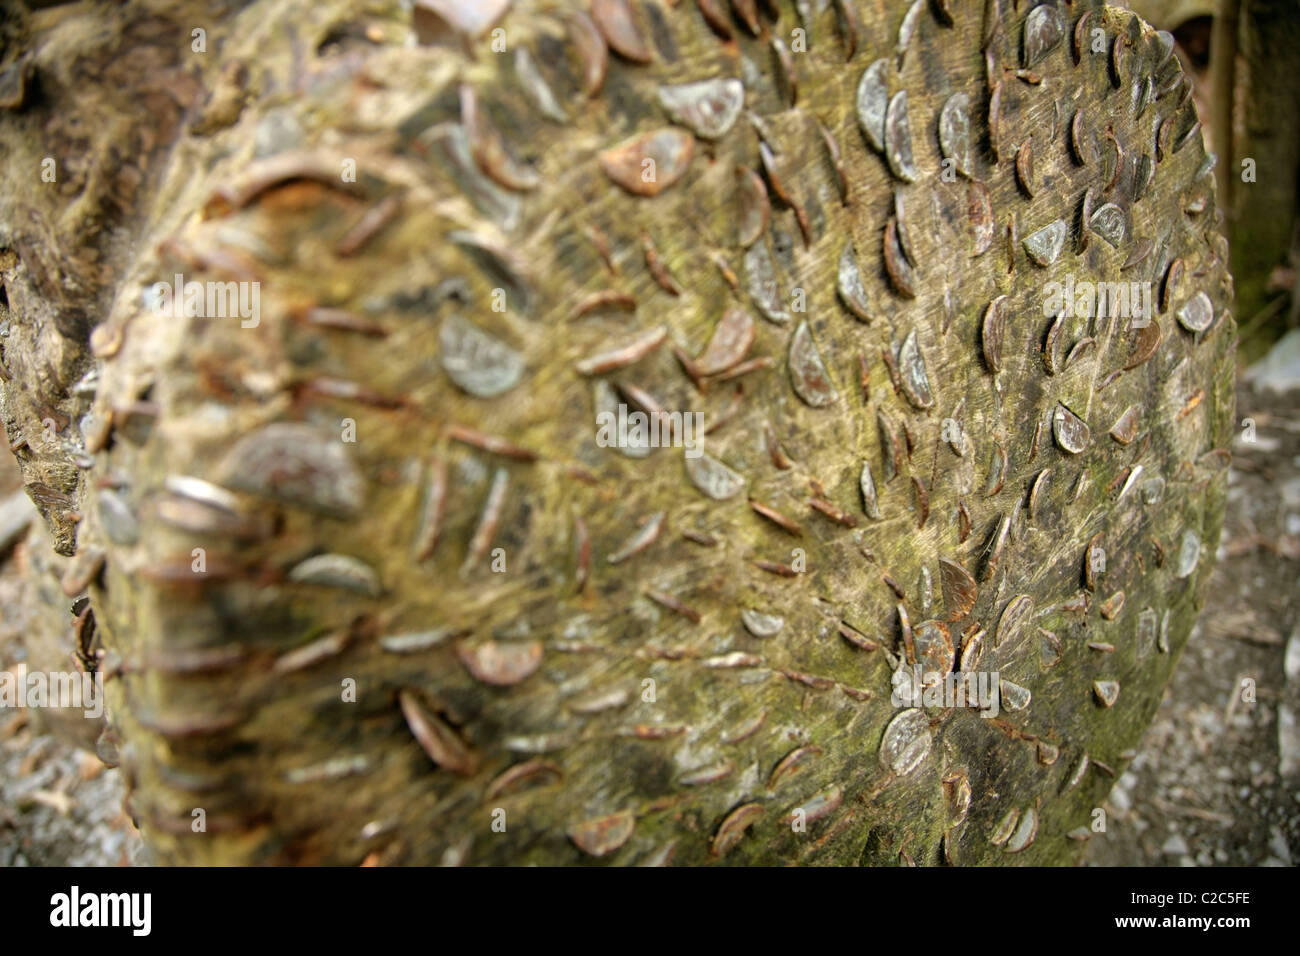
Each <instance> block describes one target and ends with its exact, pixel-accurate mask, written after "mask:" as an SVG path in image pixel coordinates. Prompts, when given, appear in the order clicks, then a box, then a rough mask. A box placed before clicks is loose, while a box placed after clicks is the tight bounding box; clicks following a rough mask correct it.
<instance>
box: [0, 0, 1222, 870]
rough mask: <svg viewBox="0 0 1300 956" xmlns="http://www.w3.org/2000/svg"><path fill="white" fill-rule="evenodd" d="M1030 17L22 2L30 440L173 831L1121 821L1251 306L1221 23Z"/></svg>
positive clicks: (912, 9) (235, 856)
mask: <svg viewBox="0 0 1300 956" xmlns="http://www.w3.org/2000/svg"><path fill="white" fill-rule="evenodd" d="M1031 6H1033V5H1031V4H1027V3H1021V4H1018V5H1017V4H1012V3H1010V2H1007V0H1002V2H1000V3H999V2H996V0H990V2H989V3H988V4H987V5H986V7H987V9H981V8H980V7H981V5H979V4H970V3H961V4H959V3H942V2H935V3H933V4H931V3H929V2H927V0H920V2H918V3H915V4H910V5H909V4H904V3H901V2H892V0H890V2H887V0H870V2H836V3H833V4H830V5H828V4H826V3H825V2H813V0H804V2H799V3H795V4H790V3H786V2H780V3H775V2H768V3H758V4H755V3H752V2H735V3H733V4H732V7H731V8H726V7H725V5H724V4H723V3H722V2H721V0H713V2H705V0H701V2H699V3H696V2H691V0H679V2H677V3H675V4H672V3H667V2H661V0H630V2H621V0H596V2H594V3H593V4H592V5H591V11H590V15H588V14H587V13H583V12H578V11H577V10H576V8H575V6H574V5H570V4H553V3H547V2H542V0H538V2H529V0H517V2H515V3H514V4H513V5H511V4H509V3H508V2H504V0H498V2H495V3H475V4H470V3H457V2H453V0H421V2H420V3H419V4H417V11H416V16H415V20H414V25H413V24H412V22H411V20H410V18H409V17H410V15H409V14H408V13H405V12H403V9H402V5H401V4H399V3H396V2H388V3H385V2H380V3H377V4H370V5H368V6H366V8H365V12H364V13H362V12H359V10H360V8H359V7H357V6H356V5H355V4H352V3H345V2H341V0H334V2H322V0H264V2H260V3H252V4H249V5H247V6H245V7H242V8H240V9H237V10H230V9H228V7H227V6H226V5H224V4H211V5H203V4H198V3H174V4H163V3H152V4H151V3H135V4H128V5H126V6H124V7H122V8H96V9H95V11H94V12H87V11H86V10H85V9H83V8H82V7H80V6H77V7H75V8H72V9H65V8H59V7H56V8H54V9H51V10H45V11H41V12H34V13H31V14H26V15H23V16H21V17H17V18H15V19H13V20H12V21H9V22H7V23H6V24H5V29H6V33H5V38H6V47H5V63H6V65H7V72H6V73H5V80H4V84H3V87H4V89H8V90H12V89H15V88H17V89H18V90H19V92H18V93H16V94H14V95H13V96H11V97H9V98H8V99H7V100H6V104H7V106H8V109H7V111H6V112H5V113H3V114H0V115H3V117H4V118H3V122H0V143H2V144H3V149H4V152H5V155H6V157H7V158H8V162H9V166H10V169H11V170H13V171H14V174H13V175H11V176H9V177H8V178H7V179H6V180H5V183H4V186H3V192H2V193H0V221H2V222H3V224H4V233H3V242H0V247H2V248H3V250H4V251H3V255H4V256H5V257H6V258H5V259H4V273H3V274H4V279H5V286H6V290H7V296H8V298H7V308H8V314H7V315H6V316H5V319H4V321H5V322H6V323H7V326H8V330H9V334H8V337H7V338H6V339H3V340H0V341H3V343H4V346H3V348H4V351H3V361H4V368H5V370H6V371H5V382H4V385H3V388H4V402H5V405H4V415H5V426H6V429H7V432H8V435H9V439H10V443H11V446H12V447H14V448H15V451H16V453H17V455H18V457H19V460H20V462H21V463H22V466H23V469H24V473H25V476H26V480H27V485H28V488H29V490H31V492H32V495H33V498H34V499H36V501H37V502H38V504H39V505H40V506H41V509H42V512H43V513H44V514H45V516H46V518H47V520H48V521H49V523H50V525H51V527H52V532H53V534H54V536H55V542H56V547H57V548H58V549H59V550H60V551H61V552H62V553H64V554H71V553H73V552H74V549H75V555H74V556H73V557H72V558H71V559H70V561H69V562H68V570H67V572H66V573H65V575H64V577H63V585H64V590H65V592H66V593H68V594H69V595H78V594H80V593H82V592H83V591H85V592H86V593H88V594H89V597H90V601H91V608H92V609H93V615H94V620H95V622H96V624H97V625H98V635H99V638H98V639H99V640H100V641H101V642H102V650H103V652H104V655H103V658H102V661H101V663H100V667H101V669H102V670H103V671H104V673H105V674H106V675H107V676H108V680H107V687H108V693H109V702H110V719H111V729H110V731H109V732H108V736H107V737H106V738H105V739H104V740H103V741H101V747H100V750H101V752H102V753H104V754H106V755H107V756H109V757H110V759H112V758H113V754H112V751H113V749H114V747H116V751H117V754H116V759H118V760H120V762H121V764H122V766H123V767H124V769H125V772H126V777H127V780H128V783H129V785H130V787H131V791H132V792H131V796H130V800H129V802H130V808H131V811H132V813H133V815H134V817H135V818H136V819H137V820H138V822H139V825H140V827H141V829H142V831H143V833H144V835H145V836H146V838H147V840H148V841H149V843H150V844H151V846H152V847H153V849H154V851H155V853H156V854H157V857H158V859H159V860H161V861H165V862H186V863H273V862H276V863H282V862H329V863H359V862H362V861H370V862H406V863H415V862H420V863H427V862H440V861H441V862H469V863H528V862H540V863H568V862H580V861H584V860H587V861H589V860H594V859H599V860H600V861H602V862H613V863H638V864H640V863H662V862H667V861H670V860H671V861H674V862H677V863H688V864H689V863H705V862H710V861H718V860H721V861H723V862H726V863H776V862H799V863H859V862H864V863H899V862H915V863H919V864H928V863H937V862H941V861H945V860H947V861H950V862H953V863H959V864H964V863H998V862H1028V863H1063V862H1069V861H1072V860H1075V859H1076V858H1077V856H1078V853H1079V850H1080V848H1081V847H1082V845H1083V842H1082V841H1083V840H1084V839H1086V838H1087V836H1088V835H1089V834H1090V832H1091V830H1090V829H1089V828H1090V826H1091V825H1092V824H1093V823H1094V821H1095V819H1096V817H1095V815H1094V808H1096V807H1098V806H1100V804H1101V803H1102V802H1103V800H1104V799H1105V795H1106V793H1107V792H1108V791H1109V789H1110V786H1111V783H1112V781H1113V778H1114V775H1115V774H1117V773H1120V772H1122V771H1123V769H1124V767H1125V764H1126V762H1127V761H1128V760H1129V759H1131V757H1132V755H1133V752H1134V751H1133V748H1134V747H1135V746H1136V745H1137V742H1138V740H1139V738H1140V736H1141V734H1142V732H1143V729H1144V728H1145V727H1146V725H1147V723H1148V721H1149V720H1150V719H1151V717H1152V715H1153V713H1154V711H1155V709H1156V706H1157V704H1158V702H1159V700H1160V696H1161V692H1162V689H1163V688H1164V686H1165V684H1166V681H1167V680H1168V678H1169V675H1170V673H1171V671H1172V668H1173V667H1174V664H1175V662H1176V661H1177V658H1178V656H1179V654H1180V652H1181V650H1182V648H1183V646H1184V644H1185V642H1186V640H1187V636H1188V633H1189V630H1190V627H1191V624H1192V621H1193V619H1194V616H1195V614H1196V611H1197V609H1198V608H1199V606H1200V604H1201V603H1202V601H1203V600H1204V595H1203V593H1202V592H1203V589H1204V584H1205V582H1206V581H1208V580H1209V572H1210V567H1211V565H1212V562H1213V559H1214V554H1215V548H1216V544H1217V540H1218V536H1219V530H1220V526H1221V522H1222V507H1223V499H1224V493H1225V488H1226V458H1227V453H1226V450H1225V449H1226V446H1227V444H1228V442H1229V438H1230V436H1231V431H1232V427H1233V407H1232V404H1233V391H1232V378H1233V349H1234V342H1235V324H1234V322H1233V320H1232V318H1231V316H1230V314H1229V313H1228V312H1227V306H1228V301H1229V297H1230V293H1231V281H1230V279H1229V278H1228V276H1227V272H1226V262H1225V260H1226V258H1227V250H1226V246H1225V244H1224V242H1223V240H1222V239H1221V238H1220V237H1219V236H1218V234H1217V233H1216V232H1215V230H1214V227H1213V223H1214V220H1215V212H1216V211H1215V193H1214V179H1213V175H1212V174H1211V172H1210V164H1209V163H1208V162H1207V156H1206V153H1205V150H1204V147H1203V144H1202V141H1201V136H1200V133H1199V129H1198V127H1197V126H1196V116H1195V112H1194V107H1193V105H1192V103H1191V101H1190V99H1189V97H1188V96H1187V95H1186V88H1185V83H1184V81H1183V80H1181V79H1180V75H1179V69H1180V68H1179V66H1178V63H1177V59H1176V57H1173V56H1172V55H1171V54H1170V52H1169V50H1168V49H1167V48H1165V47H1164V46H1163V45H1162V43H1161V39H1160V38H1158V37H1157V36H1156V35H1155V34H1154V33H1153V32H1152V31H1151V30H1150V29H1149V28H1147V27H1145V26H1143V25H1142V24H1141V22H1140V21H1139V20H1138V19H1137V18H1136V17H1134V16H1133V15H1132V14H1129V13H1128V12H1126V11H1123V10H1118V9H1115V8H1110V7H1104V6H1102V5H1100V4H1096V3H1090V2H1084V0H1078V2H1075V3H1073V4H1066V3H1049V4H1045V5H1041V6H1035V7H1033V9H1032V10H1031V9H1030V8H1031ZM506 7H509V9H508V10H504V8H506ZM497 8H502V11H503V12H501V13H500V15H499V16H497V15H495V14H496V13H497ZM948 10H950V11H951V13H950V14H947V13H945V11H948ZM471 14H472V15H471ZM1085 16H1086V17H1088V18H1089V20H1090V23H1088V24H1084V25H1083V27H1082V28H1081V29H1080V30H1078V31H1076V29H1075V27H1076V23H1077V22H1078V21H1079V19H1080V18H1081V17H1085ZM949 18H950V19H951V21H952V22H951V25H949V24H948V22H946V21H947V20H948V19H949ZM196 28H201V29H202V30H204V31H206V32H205V34H204V35H203V37H202V39H203V40H204V41H205V52H193V49H194V47H193V46H192V44H197V43H198V39H197V38H196V35H195V34H193V33H192V31H194V30H195V29H196ZM498 30H499V31H500V32H497V31H498ZM1076 33H1077V35H1078V37H1079V38H1080V40H1081V41H1082V49H1077V48H1076V41H1075V35H1076ZM417 34H418V37H419V40H420V41H421V42H416V36H417ZM1094 42H1096V44H1097V47H1096V49H1097V50H1098V51H1099V52H1094V48H1093V44H1094ZM984 49H987V51H988V52H987V56H986V55H985V53H984V52H983V51H984ZM1076 53H1077V56H1078V62H1077V63H1076V62H1075V58H1076ZM14 71H18V73H17V74H16V73H15V72H14ZM1018 71H1019V72H1018ZM23 78H25V86H24V83H23V82H22V80H23ZM703 81H707V84H706V85H704V86H684V85H683V84H693V83H698V82H703ZM903 93H906V94H907V95H906V97H904V96H903V95H902V94H903ZM742 96H743V100H744V102H743V109H742V108H741V106H742V104H741V101H740V100H741V97H742ZM886 104H887V105H886ZM941 139H942V145H941V142H940V140H941ZM47 155H48V156H50V157H52V158H53V159H54V161H55V166H56V168H57V169H58V179H57V181H56V182H54V183H46V182H43V181H42V180H41V178H40V172H41V162H42V159H43V158H44V157H46V156H47ZM353 172H355V175H352V173H353ZM178 275H179V276H181V279H180V280H179V282H180V283H181V290H182V294H181V295H179V296H172V295H171V292H170V291H167V290H170V289H172V288H174V287H175V284H176V282H177V281H178V280H176V279H175V278H174V277H176V276H178ZM191 282H194V283H231V286H230V287H229V290H227V289H225V287H223V286H216V285H212V286H207V287H204V286H195V287H193V288H195V289H198V290H199V292H200V293H202V298H201V301H196V300H195V299H194V298H192V297H190V296H189V295H187V294H186V293H185V292H184V289H185V286H184V283H191ZM1052 283H1057V284H1058V285H1057V286H1053V285H1052ZM1093 283H1104V284H1105V285H1104V286H1103V288H1102V290H1101V300H1102V302H1103V303H1104V304H1105V305H1106V306H1108V308H1106V309H1104V310H1101V311H1100V313H1099V314H1094V313H1097V312H1098V310H1095V309H1093V308H1091V307H1090V303H1089V300H1088V298H1087V291H1088V288H1089V284H1093ZM1129 283H1135V284H1136V285H1135V287H1134V289H1133V290H1132V291H1134V292H1135V295H1134V296H1133V297H1132V300H1131V301H1130V300H1129V298H1130V297H1129V296H1128V293H1129V292H1130V288H1129V286H1128V284H1129ZM158 284H161V285H158ZM1144 284H1145V285H1146V287H1148V288H1150V289H1152V290H1153V295H1152V300H1153V301H1154V303H1155V306H1156V308H1155V309H1154V310H1150V311H1155V312H1156V313H1157V314H1154V315H1152V314H1150V312H1148V313H1147V314H1137V315H1135V314H1133V313H1134V312H1135V311H1137V309H1136V307H1137V306H1138V305H1139V304H1140V302H1141V298H1142V297H1141V295H1140V292H1141V290H1142V288H1143V287H1144ZM1067 287H1068V290H1069V291H1068V292H1066V291H1065V288H1067ZM213 289H216V290H217V291H220V292H224V291H231V290H233V292H234V293H240V292H242V293H243V294H244V298H243V300H242V303H243V305H244V306H245V308H243V309H242V310H240V309H238V308H237V307H236V305H235V304H234V303H236V302H238V301H240V300H239V299H238V295H236V297H235V299H234V300H230V301H229V302H227V301H226V300H225V299H222V298H221V296H218V295H217V294H216V292H213V294H212V298H211V299H209V298H208V292H209V291H211V290H213ZM1093 289H1094V291H1095V286H1094V287H1093ZM254 293H256V296H257V299H256V307H254V299H253V295H254ZM1095 301H1096V297H1095V296H1094V298H1093V300H1092V304H1094V305H1095ZM221 304H226V305H228V306H229V307H228V308H226V309H225V310H224V312H222V310H221V309H218V308H217V307H216V306H217V305H221ZM187 305H188V306H189V308H187ZM217 312H222V314H221V315H217V314H216V313H217ZM1117 313H1118V314H1117ZM92 328H93V332H91V329H92ZM620 405H621V406H623V412H624V413H625V417H624V418H623V419H622V420H623V421H624V422H627V421H628V419H627V417H626V416H630V415H632V414H633V413H637V414H640V415H641V419H642V420H648V421H651V422H654V423H656V424H658V423H660V422H662V421H663V420H664V417H665V416H667V415H669V414H670V413H671V414H672V415H674V416H677V417H676V427H675V430H672V431H671V433H669V430H668V429H667V428H656V429H655V431H656V432H657V433H658V434H657V436H651V437H650V438H646V437H645V436H642V438H644V440H641V441H639V440H638V436H637V435H636V434H635V433H634V434H632V435H630V436H629V435H624V436H621V437H620V436H619V434H618V431H617V427H615V429H614V430H613V432H612V433H611V432H610V430H609V429H603V428H602V427H601V426H602V425H605V424H608V423H609V419H600V418H597V416H598V415H599V414H600V413H602V412H610V413H613V414H614V419H613V421H614V423H615V425H617V422H618V421H619V420H620V419H619V414H618V413H619V409H620ZM662 410H668V411H663V412H662V414H660V412H661V411H662ZM695 412H698V413H701V414H702V416H703V423H704V426H705V429H704V431H705V433H707V438H702V439H701V441H700V442H696V441H695V440H696V439H697V438H701V436H700V433H699V432H698V431H696V430H695V428H694V426H695V419H694V418H693V417H691V415H690V413H695ZM644 413H649V416H650V417H649V418H648V419H647V416H646V414H644ZM681 413H685V415H684V416H683V414H681ZM46 418H50V419H52V420H53V425H52V426H50V427H49V428H46V427H43V424H42V423H43V422H44V421H45V419H46ZM632 424H633V426H634V427H635V424H636V420H633V422H632ZM50 436H52V437H50ZM653 437H658V438H660V439H663V441H661V442H659V444H660V445H662V444H669V445H673V446H674V447H654V445H655V443H654V442H653V441H652V440H651V438H653ZM607 438H608V439H611V441H612V444H613V446H614V447H608V446H609V445H610V444H611V442H607V441H605V439H607ZM688 439H689V441H688ZM674 443H675V444H674ZM682 446H685V447H682ZM913 664H915V665H916V666H917V667H919V668H920V669H921V673H920V681H921V683H935V682H937V683H938V687H939V688H940V689H942V688H943V686H944V684H943V681H942V680H941V678H942V677H943V675H945V674H947V673H948V672H950V671H953V670H954V669H955V668H959V667H960V668H961V669H962V670H963V671H964V672H967V673H969V674H971V675H976V674H978V675H983V676H982V678H980V679H982V680H984V681H985V683H984V684H983V686H984V688H985V690H986V691H987V690H989V689H990V688H991V687H992V686H994V685H991V684H990V683H989V682H990V681H991V680H992V679H993V677H994V676H996V678H997V680H998V681H999V684H998V685H996V686H998V687H1000V690H999V691H998V692H997V693H995V694H993V695H992V696H991V697H986V698H985V700H984V704H985V705H986V711H992V710H994V709H996V710H997V714H996V716H994V715H992V714H991V713H989V712H985V713H983V714H981V712H980V710H979V707H978V703H977V702H973V701H964V702H960V703H957V702H954V701H952V700H945V699H942V698H936V696H935V693H934V688H933V687H932V688H930V689H929V691H928V693H927V694H925V695H923V696H922V697H921V699H919V700H917V701H913V702H910V703H914V704H915V706H909V700H907V699H905V698H904V697H903V696H901V695H900V692H902V691H905V690H906V689H907V688H908V686H909V685H910V684H912V683H913V674H914V672H913V670H912V665H913ZM935 675H938V677H936V676H935ZM954 690H955V688H954ZM1116 695H1117V696H1116ZM891 698H892V699H891ZM200 811H201V812H200Z"/></svg>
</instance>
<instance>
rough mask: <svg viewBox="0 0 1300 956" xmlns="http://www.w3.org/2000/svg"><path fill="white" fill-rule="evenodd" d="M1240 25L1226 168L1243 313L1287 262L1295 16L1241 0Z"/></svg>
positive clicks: (1299, 151) (1298, 88) (1284, 6)
mask: <svg viewBox="0 0 1300 956" xmlns="http://www.w3.org/2000/svg"><path fill="white" fill-rule="evenodd" d="M1240 29H1241V33H1240V42H1241V53H1242V71H1243V74H1244V82H1245V95H1244V100H1243V105H1244V110H1245V115H1244V117H1243V118H1242V124H1241V126H1242V133H1243V138H1242V140H1241V141H1240V142H1239V143H1237V144H1236V148H1235V149H1234V160H1235V161H1234V163H1233V165H1232V168H1231V169H1230V170H1228V173H1229V174H1230V175H1232V176H1234V177H1237V181H1236V182H1234V183H1233V193H1232V196H1231V206H1230V207H1229V208H1230V210H1231V214H1230V216H1229V222H1230V224H1231V230H1230V232H1229V237H1230V238H1231V240H1232V267H1233V274H1234V276H1235V277H1236V290H1237V299H1238V302H1239V306H1238V312H1239V314H1241V315H1243V316H1245V317H1247V318H1249V317H1251V316H1253V315H1255V314H1256V313H1257V312H1258V311H1260V310H1261V309H1263V308H1264V307H1265V306H1266V304H1267V303H1268V300H1269V299H1270V298H1271V297H1272V296H1273V295H1276V294H1277V293H1276V291H1274V292H1270V290H1269V279H1270V277H1271V276H1272V274H1273V272H1274V270H1275V269H1277V268H1278V267H1279V266H1285V265H1287V264H1288V263H1289V256H1290V254H1291V252H1292V238H1293V236H1294V234H1295V230H1296V223H1297V217H1298V214H1300V191H1298V189H1300V17H1298V16H1297V13H1296V7H1295V4H1294V3H1290V2H1287V0H1246V2H1244V3H1243V4H1242V8H1241V23H1240ZM1245 160H1250V162H1251V164H1252V166H1253V171H1254V177H1255V181H1253V182H1247V181H1245V180H1246V177H1245V172H1244V170H1243V167H1242V163H1243V161H1245ZM1279 314H1281V313H1279Z"/></svg>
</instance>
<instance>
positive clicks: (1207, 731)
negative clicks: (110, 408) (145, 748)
mask: <svg viewBox="0 0 1300 956" xmlns="http://www.w3.org/2000/svg"><path fill="white" fill-rule="evenodd" d="M1298 406H1300V391H1292V392H1291V393H1290V394H1289V397H1288V396H1287V395H1281V396H1278V395H1273V394H1269V393H1262V392H1261V393H1257V392H1256V391H1255V390H1254V389H1253V388H1252V387H1251V386H1250V385H1242V386H1240V388H1239V390H1238V399H1237V408H1238V419H1247V418H1249V419H1253V420H1254V422H1255V434H1254V441H1246V440H1244V439H1245V438H1246V435H1245V433H1244V430H1243V433H1242V434H1241V435H1239V437H1238V440H1237V442H1236V444H1235V446H1234V448H1233V452H1234V462H1233V466H1232V471H1231V473H1230V476H1229V495H1228V511H1227V523H1226V527H1225V529H1224V535H1223V540H1222V542H1221V545H1220V549H1219V562H1218V565H1217V567H1216V570H1215V579H1214V586H1213V587H1212V589H1211V592H1210V593H1211V594H1212V595H1213V597H1212V598H1211V603H1210V605H1209V606H1208V607H1207V608H1206V609H1205V611H1204V612H1203V613H1202V616H1201V618H1200V621H1199V623H1198V625H1197V627H1196V630H1195V631H1194V632H1193V635H1192V640H1191V642H1190V644H1189V646H1188V648H1187V650H1186V652H1185V653H1184V654H1183V659H1182V661H1181V662H1180V664H1179V666H1178V669H1177V671H1176V672H1175V674H1174V679H1173V681H1172V683H1171V684H1170V687H1169V689H1168V690H1167V691H1166V693H1165V697H1164V700H1163V702H1162V704H1161V707H1160V710H1159V711H1158V712H1157V714H1156V718H1155V722H1154V723H1153V724H1152V726H1151V728H1150V729H1149V730H1148V731H1147V734H1146V737H1145V738H1144V740H1143V743H1142V746H1141V748H1140V750H1139V753H1138V756H1137V757H1136V758H1135V759H1134V760H1133V762H1132V763H1131V764H1130V765H1129V766H1128V767H1127V768H1125V769H1124V770H1123V772H1122V773H1121V775H1120V777H1119V779H1118V781H1117V782H1116V785H1115V788H1114V790H1113V791H1112V792H1111V795H1110V798H1109V800H1108V801H1107V803H1106V805H1105V808H1104V809H1105V810H1106V831H1105V832H1104V833H1101V832H1099V833H1096V834H1094V835H1093V838H1092V839H1091V840H1090V841H1089V843H1088V847H1087V852H1086V857H1085V858H1086V862H1087V863H1088V864H1089V865H1094V866H1110V865H1127V866H1164V865H1172V866H1179V865H1182V866H1198V865H1199V866H1211V865H1230V866H1236V865H1245V866H1257V865H1275V866H1282V865H1291V864H1292V861H1293V860H1295V859H1297V857H1300V729H1297V726H1296V715H1297V713H1300V601H1298V600H1297V595H1298V594H1300V407H1298ZM17 487H18V476H17V469H16V467H15V466H14V465H13V462H12V459H11V457H10V456H9V455H0V499H2V498H4V497H5V496H6V495H7V494H8V493H10V492H11V491H13V490H14V489H16V488H17ZM26 547H27V545H26V544H25V543H19V544H18V545H16V546H15V547H14V548H12V549H11V550H10V551H9V552H8V554H0V670H5V669H10V668H13V667H15V666H17V665H18V664H19V663H20V662H22V661H23V660H24V659H25V656H26V649H25V648H24V646H23V633H24V622H25V620H26V615H27V610H26V609H25V608H24V607H23V606H22V601H21V599H20V598H19V591H20V589H19V580H20V575H21V574H22V573H23V570H24V568H25V565H26V562H27V556H26ZM1245 678H1251V679H1253V681H1254V695H1253V696H1254V703H1250V702H1248V701H1246V700H1243V696H1244V695H1243V690H1242V688H1243V680H1244V679H1245ZM32 716H33V715H31V714H29V713H27V712H21V711H12V710H3V711H0V866H48V865H72V866H125V865H130V864H131V863H132V862H133V861H140V860H141V859H143V854H142V850H141V844H140V839H139V835H138V834H137V833H136V831H135V829H134V828H133V827H132V826H131V822H130V820H129V819H128V818H127V816H126V815H125V813H123V811H122V796H123V786H122V779H121V773H120V771H118V770H107V769H105V768H104V767H103V765H102V764H100V762H99V761H98V760H97V759H96V758H95V757H94V756H93V755H92V754H90V753H88V752H86V751H84V750H79V749H77V748H75V747H73V746H71V745H69V744H67V743H64V742H63V741H62V740H60V739H59V738H57V737H55V736H52V735H50V734H48V733H44V732H42V730H41V728H40V727H38V726H37V725H36V724H35V723H34V721H33V720H32Z"/></svg>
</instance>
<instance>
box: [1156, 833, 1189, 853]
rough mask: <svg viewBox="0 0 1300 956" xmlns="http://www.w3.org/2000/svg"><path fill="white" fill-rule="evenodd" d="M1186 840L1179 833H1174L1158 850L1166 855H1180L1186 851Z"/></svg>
mask: <svg viewBox="0 0 1300 956" xmlns="http://www.w3.org/2000/svg"><path fill="white" fill-rule="evenodd" d="M1188 849H1189V847H1188V846H1187V841H1186V840H1184V839H1183V835H1182V834H1181V833H1175V834H1173V835H1172V836H1170V837H1169V839H1168V840H1166V841H1165V842H1164V844H1163V845H1162V846H1161V847H1160V852H1161V853H1164V854H1165V855H1167V856H1181V855H1183V854H1185V853H1187V852H1188Z"/></svg>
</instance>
